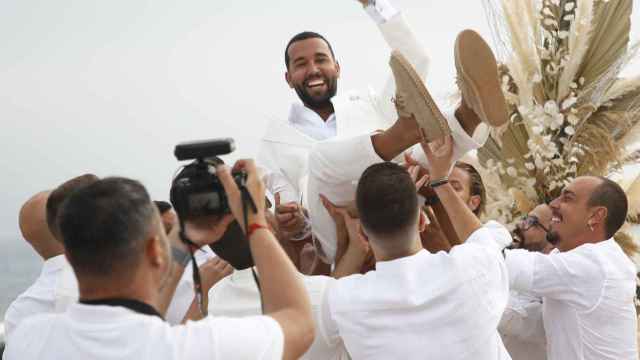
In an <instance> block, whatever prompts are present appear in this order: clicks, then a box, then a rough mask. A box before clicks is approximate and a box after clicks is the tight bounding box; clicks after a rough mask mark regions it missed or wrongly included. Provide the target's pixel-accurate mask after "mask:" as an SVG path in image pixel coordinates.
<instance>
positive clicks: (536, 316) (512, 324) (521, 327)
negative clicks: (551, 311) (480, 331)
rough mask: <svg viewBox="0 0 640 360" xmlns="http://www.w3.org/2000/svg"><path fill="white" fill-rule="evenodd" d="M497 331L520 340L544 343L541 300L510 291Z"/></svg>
mask: <svg viewBox="0 0 640 360" xmlns="http://www.w3.org/2000/svg"><path fill="white" fill-rule="evenodd" d="M498 331H499V332H500V334H502V335H505V336H510V337H514V338H517V339H520V340H522V341H527V342H535V343H544V340H545V331H544V324H543V321H542V300H540V299H535V298H532V297H529V296H523V295H521V294H519V293H511V295H510V296H509V302H508V304H507V307H506V309H505V310H504V314H503V315H502V318H501V319H500V324H499V325H498Z"/></svg>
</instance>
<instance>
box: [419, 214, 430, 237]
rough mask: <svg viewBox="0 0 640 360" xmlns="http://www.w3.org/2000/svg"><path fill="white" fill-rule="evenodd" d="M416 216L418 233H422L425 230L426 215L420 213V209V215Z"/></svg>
mask: <svg viewBox="0 0 640 360" xmlns="http://www.w3.org/2000/svg"><path fill="white" fill-rule="evenodd" d="M418 216H419V218H418V232H420V233H422V232H424V230H425V229H426V228H427V225H428V224H429V219H427V215H426V214H425V213H424V211H422V209H420V214H419V215H418Z"/></svg>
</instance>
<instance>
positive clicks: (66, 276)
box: [4, 255, 78, 342]
mask: <svg viewBox="0 0 640 360" xmlns="http://www.w3.org/2000/svg"><path fill="white" fill-rule="evenodd" d="M76 301H78V283H77V281H76V278H75V275H74V274H73V269H72V268H71V266H70V265H69V263H68V262H67V259H66V258H65V257H64V255H58V256H54V257H52V258H49V259H47V260H45V262H44V264H43V265H42V271H41V272H40V276H38V278H37V279H36V281H35V282H34V283H33V285H31V286H30V287H29V288H28V289H27V290H26V291H25V292H24V293H22V294H21V295H20V296H18V298H16V300H14V301H13V302H12V303H11V305H9V308H8V309H7V311H6V313H5V315H4V326H5V336H6V339H7V342H10V341H11V340H10V337H11V336H12V334H13V331H14V330H15V328H16V327H17V326H18V325H19V324H20V323H21V322H22V321H24V320H25V319H26V318H28V317H31V316H34V315H38V314H50V313H60V312H64V311H66V310H67V307H69V305H71V304H73V303H75V302H76Z"/></svg>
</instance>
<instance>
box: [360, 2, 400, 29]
mask: <svg viewBox="0 0 640 360" xmlns="http://www.w3.org/2000/svg"><path fill="white" fill-rule="evenodd" d="M364 9H365V11H366V12H367V14H368V15H369V16H370V17H371V19H372V20H373V21H375V22H376V23H377V24H378V25H382V24H384V23H386V22H387V21H389V20H391V19H392V18H393V17H394V16H396V15H398V14H399V13H400V12H399V11H398V10H397V9H396V8H394V7H393V5H391V3H390V2H388V1H387V0H376V1H370V2H369V5H367V6H366V7H365V8H364Z"/></svg>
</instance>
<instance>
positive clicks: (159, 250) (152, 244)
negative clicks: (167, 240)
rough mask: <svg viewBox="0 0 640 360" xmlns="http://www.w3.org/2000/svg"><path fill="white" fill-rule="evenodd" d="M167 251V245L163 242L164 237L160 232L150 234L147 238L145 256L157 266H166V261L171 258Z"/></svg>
mask: <svg viewBox="0 0 640 360" xmlns="http://www.w3.org/2000/svg"><path fill="white" fill-rule="evenodd" d="M166 252H167V246H165V244H163V239H162V238H161V237H160V236H159V235H158V234H155V235H153V236H150V237H149V238H148V239H147V242H146V245H145V256H146V258H147V260H148V261H149V263H150V264H151V265H153V266H155V267H163V266H165V265H166V264H165V263H166V262H167V259H168V258H169V257H168V255H169V254H167V253H166Z"/></svg>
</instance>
